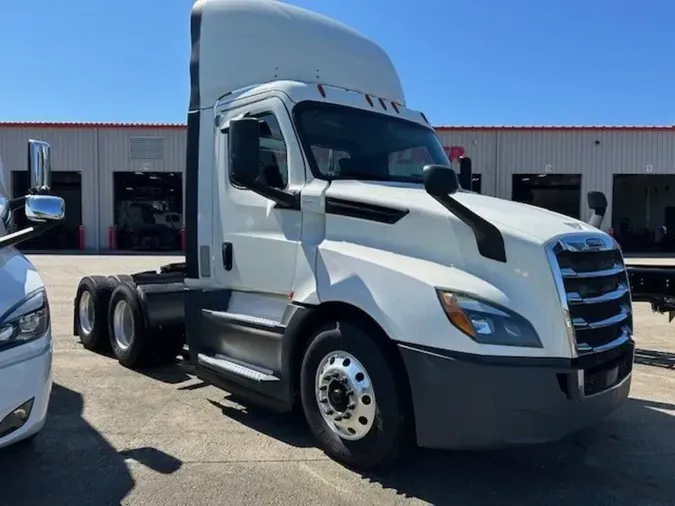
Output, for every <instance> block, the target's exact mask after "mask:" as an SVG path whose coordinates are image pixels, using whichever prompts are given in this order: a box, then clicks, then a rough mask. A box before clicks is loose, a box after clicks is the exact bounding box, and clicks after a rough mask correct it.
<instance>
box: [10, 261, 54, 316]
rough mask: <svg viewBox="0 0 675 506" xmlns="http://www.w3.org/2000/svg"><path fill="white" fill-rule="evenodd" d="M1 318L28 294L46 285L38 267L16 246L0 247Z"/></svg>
mask: <svg viewBox="0 0 675 506" xmlns="http://www.w3.org/2000/svg"><path fill="white" fill-rule="evenodd" d="M0 287H2V288H1V289H0V318H1V317H2V316H3V315H4V314H5V313H6V312H7V311H9V310H10V309H12V308H13V307H14V305H15V304H18V303H19V302H21V301H22V300H23V299H24V298H25V297H26V296H27V295H28V294H30V293H32V292H34V291H35V290H38V289H40V288H42V287H44V283H43V282H42V278H41V277H40V274H39V273H38V271H37V269H36V268H35V267H34V266H33V264H32V263H30V262H29V261H28V259H27V258H26V257H25V256H24V255H23V254H21V253H20V252H18V251H17V250H16V249H14V248H4V249H0Z"/></svg>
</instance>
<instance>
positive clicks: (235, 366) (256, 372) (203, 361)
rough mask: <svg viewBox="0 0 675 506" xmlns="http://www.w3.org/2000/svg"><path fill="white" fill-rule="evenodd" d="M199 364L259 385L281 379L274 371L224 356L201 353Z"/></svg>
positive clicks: (198, 358)
mask: <svg viewBox="0 0 675 506" xmlns="http://www.w3.org/2000/svg"><path fill="white" fill-rule="evenodd" d="M197 362H198V363H199V365H200V366H202V367H207V368H209V369H211V370H213V371H215V372H225V373H230V374H235V375H237V376H241V377H242V378H246V379H249V380H252V381H255V382H257V383H265V382H270V381H279V378H277V377H276V376H275V375H274V374H273V373H272V371H269V370H266V369H263V368H261V367H256V366H254V365H251V364H247V363H245V362H242V361H240V360H236V359H233V358H230V357H225V356H223V355H213V356H211V355H206V354H204V353H199V354H198V355H197Z"/></svg>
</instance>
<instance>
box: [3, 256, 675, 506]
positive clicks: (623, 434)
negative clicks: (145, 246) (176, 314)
mask: <svg viewBox="0 0 675 506" xmlns="http://www.w3.org/2000/svg"><path fill="white" fill-rule="evenodd" d="M32 260H33V261H34V262H35V264H36V266H37V267H38V268H39V269H40V271H41V272H42V273H43V277H44V279H45V281H46V283H47V285H48V290H49V298H50V302H51V307H52V313H53V325H54V331H55V362H54V380H55V384H54V390H53V395H52V400H51V406H50V410H49V420H48V423H47V425H46V427H45V429H44V431H43V433H42V434H40V436H39V437H38V438H37V440H36V441H35V443H34V445H33V446H32V447H29V448H27V449H21V450H16V449H12V448H10V449H7V450H5V451H2V452H0V506H19V505H21V506H43V505H44V506H61V505H69V506H84V505H92V506H107V505H119V504H124V505H127V504H128V505H135V506H151V505H156V506H173V505H190V506H193V505H194V506H199V505H205V506H206V505H208V506H214V505H220V504H222V505H228V506H230V505H231V506H236V505H263V504H264V505H275V504H279V505H281V504H283V505H315V504H316V505H326V506H327V505H380V504H381V505H395V504H438V505H462V506H467V505H499V506H507V505H517V506H528V505H533V506H543V505H545V506H554V505H570V504H584V505H586V504H588V505H591V504H592V505H594V506H601V505H612V506H620V505H630V506H634V505H635V504H640V506H645V505H650V506H651V505H654V506H656V505H669V506H670V505H672V504H673V503H674V502H675V499H674V498H675V416H674V415H675V326H674V325H675V322H674V323H673V324H670V325H669V324H668V319H667V317H666V316H664V315H654V314H652V313H651V311H650V309H649V307H648V305H646V304H636V305H635V321H636V341H637V344H638V347H639V351H638V354H637V358H636V361H637V365H636V368H635V373H634V377H633V387H632V392H631V399H630V400H629V401H628V402H627V403H626V405H625V406H624V407H623V408H622V409H621V410H620V411H618V412H617V413H616V414H615V415H614V416H612V417H611V418H610V419H608V420H607V421H606V422H605V423H604V424H603V425H602V426H601V427H600V428H598V429H596V430H592V431H588V432H586V433H583V434H579V435H575V436H573V437H571V438H569V439H567V440H565V441H563V442H559V443H556V444H551V445H542V446H537V447H529V448H521V449H516V450H514V449H511V450H504V451H498V452H495V451H485V452H473V453H464V452H463V453H448V452H431V451H420V452H418V453H417V454H416V455H415V456H414V457H413V458H411V459H410V460H408V461H406V462H405V463H403V464H401V465H400V466H398V467H397V468H395V469H393V470H392V471H390V472H388V473H387V474H384V475H361V474H359V473H354V472H352V471H349V470H347V469H345V468H344V467H342V466H340V465H339V464H337V463H335V462H333V461H331V460H330V459H328V458H327V457H325V456H324V454H323V453H322V452H320V451H319V450H317V449H316V448H314V446H313V441H312V439H311V436H310V434H309V433H308V431H307V429H306V428H305V426H304V425H303V423H302V420H300V419H298V418H297V417H294V416H292V415H288V416H285V415H283V416H282V415H274V414H271V413H269V412H266V411H263V410H259V409H252V408H248V407H247V406H245V405H241V404H239V403H237V402H236V399H231V398H229V395H228V394H227V393H226V392H223V391H221V390H218V389H216V388H213V387H211V386H206V385H203V384H202V383H201V381H200V380H198V379H196V378H195V377H194V375H193V374H192V373H191V371H190V368H189V366H187V365H186V364H181V363H178V364H176V365H174V366H167V367H164V368H161V369H158V370H152V371H149V372H145V373H140V372H134V371H131V370H128V369H125V368H123V367H121V366H120V365H118V363H117V362H116V361H115V360H114V359H112V358H109V357H105V356H101V355H97V354H94V353H91V352H88V351H86V350H84V349H83V348H82V347H81V345H80V344H79V342H78V340H77V338H76V337H74V336H72V311H73V308H72V302H73V297H74V294H75V289H76V286H77V283H78V281H79V279H80V278H81V277H82V276H83V275H85V274H89V273H102V274H114V273H123V272H128V273H131V272H134V271H137V270H144V269H148V268H154V267H156V266H158V265H160V264H162V263H168V262H175V261H179V260H180V259H177V258H176V257H142V256H129V257H123V256H100V257H99V256H55V255H35V256H33V257H32ZM652 261H653V259H650V262H652ZM631 262H637V260H636V259H631Z"/></svg>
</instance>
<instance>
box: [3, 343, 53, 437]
mask: <svg viewBox="0 0 675 506" xmlns="http://www.w3.org/2000/svg"><path fill="white" fill-rule="evenodd" d="M52 351H53V350H52V340H51V330H50V331H49V334H48V335H46V336H45V337H42V338H40V339H37V340H35V341H33V342H31V343H27V344H25V345H22V346H18V347H16V348H12V349H10V350H6V351H2V352H0V427H2V426H3V421H5V420H8V419H7V417H8V416H10V415H11V414H12V413H13V412H14V411H15V410H16V409H17V408H18V407H19V406H22V405H25V403H26V402H28V401H30V400H31V399H33V402H32V405H30V414H29V416H28V419H27V420H26V421H25V423H23V425H22V426H21V427H19V428H16V429H14V430H11V432H9V433H7V434H5V435H4V436H0V448H3V447H5V446H8V445H10V444H13V443H16V442H18V441H20V440H22V439H25V438H27V437H29V436H32V435H33V434H36V433H37V432H39V431H40V430H41V429H42V427H44V425H45V421H46V418H47V408H48V405H49V397H50V395H51V390H52ZM29 404H30V403H29ZM9 425H10V426H11V425H12V424H11V423H10V424H9Z"/></svg>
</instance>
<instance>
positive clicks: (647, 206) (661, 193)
mask: <svg viewBox="0 0 675 506" xmlns="http://www.w3.org/2000/svg"><path fill="white" fill-rule="evenodd" d="M612 195H613V198H612V227H613V228H614V236H615V237H616V240H617V241H619V243H620V244H621V247H622V248H623V250H624V251H625V252H627V253H633V252H646V251H665V252H675V175H669V174H617V175H615V176H614V188H613V192H612Z"/></svg>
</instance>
